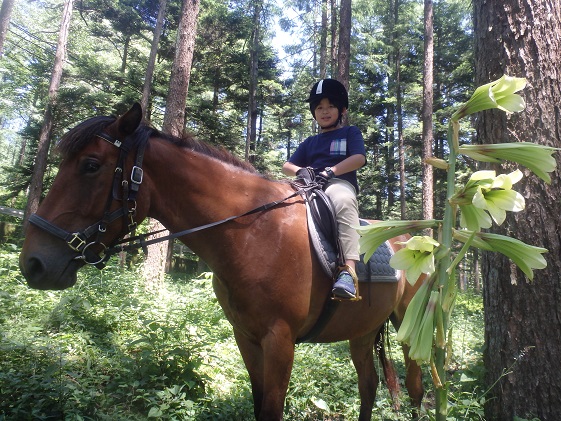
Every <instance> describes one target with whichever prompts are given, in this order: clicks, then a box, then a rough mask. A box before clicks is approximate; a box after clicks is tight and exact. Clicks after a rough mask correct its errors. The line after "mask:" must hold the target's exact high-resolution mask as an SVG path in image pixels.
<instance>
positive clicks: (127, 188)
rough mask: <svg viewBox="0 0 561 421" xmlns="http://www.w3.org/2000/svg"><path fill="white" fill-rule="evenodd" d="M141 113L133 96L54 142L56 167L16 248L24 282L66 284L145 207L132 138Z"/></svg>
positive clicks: (138, 144)
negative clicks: (126, 105)
mask: <svg viewBox="0 0 561 421" xmlns="http://www.w3.org/2000/svg"><path fill="white" fill-rule="evenodd" d="M141 120H142V109H141V107H140V105H138V104H135V105H134V106H133V107H132V108H131V109H130V110H129V111H128V112H127V113H125V114H124V115H123V116H121V117H120V118H114V117H94V118H91V119H89V120H86V121H84V122H83V123H81V124H79V125H78V126H76V127H75V128H73V129H71V130H70V131H69V132H68V133H67V134H66V135H65V136H64V137H63V138H62V140H61V141H60V143H59V144H58V146H57V147H58V149H59V151H60V153H61V155H62V161H61V164H60V167H59V170H58V173H57V175H56V177H55V180H54V182H53V185H52V187H51V189H50V191H49V193H48V194H47V196H46V197H45V199H44V200H43V202H42V203H41V205H40V206H39V209H38V211H37V213H36V214H35V215H32V216H31V217H30V218H29V224H28V227H27V230H26V237H25V242H24V244H23V249H22V252H21V255H20V269H21V271H22V273H23V275H24V276H25V278H26V279H27V282H28V284H29V286H31V287H32V288H38V289H64V288H68V287H71V286H72V285H74V284H75V282H76V273H77V271H78V269H79V268H80V267H82V266H83V265H84V264H87V263H88V264H94V265H97V266H101V265H102V264H103V260H104V259H103V256H104V251H105V248H106V247H107V246H109V245H111V244H112V243H114V242H115V241H117V240H118V239H119V238H120V237H122V236H124V235H125V234H126V233H128V232H129V231H130V230H131V229H132V228H134V223H135V222H136V221H138V220H140V219H141V218H142V217H144V216H145V215H146V211H147V210H146V208H147V204H146V201H147V199H145V200H144V202H143V203H141V201H140V200H141V199H140V198H138V199H137V193H138V190H139V188H140V186H141V184H140V182H141V181H142V175H143V174H142V168H141V165H142V154H143V148H144V146H145V144H146V141H147V137H145V138H144V139H141V140H140V141H139V139H138V137H139V136H138V135H137V132H138V131H137V129H138V128H139V126H140V122H141ZM129 151H130V153H128V152H129ZM139 151H140V153H139ZM139 196H140V195H139Z"/></svg>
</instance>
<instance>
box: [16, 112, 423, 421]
mask: <svg viewBox="0 0 561 421" xmlns="http://www.w3.org/2000/svg"><path fill="white" fill-rule="evenodd" d="M141 119H142V110H141V108H140V106H139V105H137V104H135V105H134V106H133V107H132V108H131V109H130V110H129V111H128V112H127V113H125V114H124V115H123V116H121V117H120V118H112V117H94V118H91V119H89V120H86V121H85V122H83V123H81V124H80V125H78V126H77V127H75V128H73V129H72V130H70V131H69V132H68V133H67V134H66V135H65V136H64V137H63V139H62V140H61V142H60V144H59V145H58V148H59V151H60V152H61V155H62V162H61V165H60V168H59V171H58V174H57V176H56V179H55V181H54V183H53V185H52V187H51V189H50V191H49V193H48V195H47V197H46V198H45V199H44V200H43V202H42V204H41V206H40V208H39V210H38V212H37V214H36V215H34V216H33V217H31V218H30V224H29V226H28V228H27V233H26V239H25V243H24V245H23V249H22V253H21V256H20V267H21V271H22V273H23V274H24V276H25V278H26V279H27V282H28V284H29V285H30V286H31V287H32V288H38V289H63V288H68V287H71V286H72V285H74V283H75V282H76V274H77V271H78V269H80V267H82V266H83V265H84V264H86V263H89V264H94V265H98V266H99V265H102V264H103V260H105V257H100V258H98V256H99V255H100V254H101V255H102V256H103V253H104V252H105V251H106V246H105V245H106V244H107V245H114V244H115V243H117V242H118V241H119V239H120V238H122V237H123V236H124V235H125V234H127V233H128V232H129V231H130V230H131V229H133V228H134V225H135V223H137V222H140V221H142V220H143V219H144V218H146V217H148V216H149V217H152V218H156V219H157V220H159V221H161V222H162V224H163V225H164V226H165V227H166V228H168V229H169V230H170V231H171V232H176V233H177V232H181V230H185V229H191V230H189V231H183V233H185V234H181V236H180V240H181V241H182V242H184V243H185V244H186V245H187V246H188V247H190V248H191V249H192V250H193V251H194V252H195V253H196V254H197V255H198V256H200V257H201V258H202V259H203V260H204V261H205V262H206V263H207V264H208V266H209V267H210V268H211V269H212V271H213V273H214V282H213V284H214V291H215V293H216V296H217V297H218V300H219V302H220V305H221V306H222V308H223V310H224V313H225V315H226V317H227V318H228V320H229V321H230V323H231V324H232V326H233V330H234V335H235V339H236V342H237V344H238V347H239V350H240V352H241V355H242V357H243V360H244V362H245V365H246V367H247V370H248V372H249V376H250V379H251V387H252V392H253V401H254V412H255V416H256V418H257V419H258V420H280V419H281V418H282V414H283V408H284V400H285V396H286V391H287V387H288V383H289V378H290V373H291V369H292V364H293V358H294V345H295V343H296V342H297V341H298V339H299V338H302V337H303V336H304V335H306V334H307V333H308V332H309V331H310V330H311V329H312V328H313V327H314V325H315V324H316V321H317V320H318V318H319V317H320V314H321V313H322V309H323V308H324V305H325V304H326V302H327V301H328V300H329V298H328V297H329V295H330V290H331V284H332V280H331V279H330V278H329V277H328V276H326V275H325V273H324V272H323V270H322V268H321V267H320V264H319V263H318V260H317V258H316V256H315V253H314V251H313V250H312V249H311V246H310V240H309V236H308V233H307V232H306V227H307V221H306V209H305V205H304V202H303V199H302V197H301V196H300V195H299V194H294V189H293V188H292V187H291V185H290V183H288V182H283V181H280V182H279V181H274V180H270V179H267V178H266V177H264V176H262V175H260V174H259V173H257V172H256V171H255V170H254V169H253V167H251V166H249V165H248V164H246V163H244V162H243V161H240V160H238V159H237V158H235V157H234V156H233V155H231V154H229V153H227V152H225V151H223V150H221V149H217V148H214V147H211V146H209V145H207V144H205V143H202V142H197V141H195V140H193V139H191V138H184V139H179V138H176V137H171V136H168V135H165V134H162V133H161V132H159V131H157V130H155V129H153V128H150V127H147V126H144V125H142V124H141ZM129 151H130V152H131V153H130V154H129V153H128V152H129ZM129 180H130V181H129ZM264 204H268V206H265V207H261V206H262V205H264ZM249 210H254V211H253V212H248V211H249ZM238 215H241V216H239V217H235V218H232V217H233V216H238ZM216 221H218V222H216ZM214 222H216V223H214ZM203 228H204V229H203ZM392 244H393V242H392ZM392 247H394V248H396V249H397V247H398V246H396V245H393V246H392ZM110 250H111V249H110ZM113 250H114V249H113ZM418 283H419V282H418ZM415 290H416V288H415V287H411V286H410V285H409V283H408V282H407V281H406V280H405V277H404V276H403V277H402V278H401V279H400V280H399V282H396V283H376V284H371V285H369V286H364V285H363V288H362V297H363V299H362V300H361V301H358V302H341V303H340V304H339V305H338V307H337V310H336V312H335V314H334V316H333V317H332V318H331V319H330V321H329V322H328V323H327V324H326V326H325V327H324V328H323V330H322V331H321V332H319V333H318V334H317V336H316V337H315V338H314V339H313V342H334V341H342V340H349V342H350V351H351V358H352V361H353V363H354V365H355V367H356V371H357V373H358V383H359V384H358V388H359V392H360V397H361V406H360V420H369V419H370V418H371V414H372V407H373V404H374V399H375V395H376V388H377V385H378V375H377V372H376V369H375V366H374V359H373V347H374V345H375V342H377V341H379V340H380V339H379V338H380V336H381V335H380V333H381V332H383V326H384V325H385V322H386V321H387V320H388V319H389V318H392V321H393V322H394V325H395V324H397V325H399V322H400V320H402V318H403V315H404V313H405V309H406V308H407V304H408V303H409V300H410V299H411V297H412V296H413V294H414V292H415ZM382 343H383V341H382ZM405 355H406V367H407V378H406V382H405V384H406V386H407V389H408V391H409V395H410V397H411V399H412V402H413V403H414V404H415V405H417V406H418V405H420V403H421V399H422V395H423V389H422V384H421V372H420V369H419V366H418V365H417V364H416V363H415V362H412V361H411V360H409V359H408V357H407V353H405ZM389 386H390V384H389ZM393 392H394V393H395V390H394V391H393Z"/></svg>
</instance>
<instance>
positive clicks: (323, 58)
mask: <svg viewBox="0 0 561 421" xmlns="http://www.w3.org/2000/svg"><path fill="white" fill-rule="evenodd" d="M328 29H329V28H328V26H327V0H322V1H321V30H320V42H319V78H320V79H325V78H326V75H327V31H328Z"/></svg>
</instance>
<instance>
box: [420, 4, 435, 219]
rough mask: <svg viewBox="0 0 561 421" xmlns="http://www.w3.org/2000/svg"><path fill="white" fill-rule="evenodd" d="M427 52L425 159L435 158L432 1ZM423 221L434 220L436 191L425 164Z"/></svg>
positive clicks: (428, 9) (427, 13)
mask: <svg viewBox="0 0 561 421" xmlns="http://www.w3.org/2000/svg"><path fill="white" fill-rule="evenodd" d="M424 16H425V51H424V65H423V111H422V121H423V159H424V158H428V157H431V156H433V152H432V144H433V142H434V139H433V130H432V124H433V123H432V113H433V106H432V103H433V88H432V84H433V60H434V37H433V7H432V0H425V7H424ZM422 184H423V219H433V218H434V190H433V171H432V166H431V165H427V164H423V183H422Z"/></svg>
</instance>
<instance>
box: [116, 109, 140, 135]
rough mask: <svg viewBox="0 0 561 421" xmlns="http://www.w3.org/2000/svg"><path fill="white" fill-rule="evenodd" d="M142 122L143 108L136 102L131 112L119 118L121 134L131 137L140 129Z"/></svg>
mask: <svg viewBox="0 0 561 421" xmlns="http://www.w3.org/2000/svg"><path fill="white" fill-rule="evenodd" d="M141 121H142V107H141V106H140V104H139V103H138V102H135V103H134V104H133V106H132V107H131V109H130V110H128V111H127V112H126V113H125V114H123V115H122V116H121V117H119V121H118V127H119V132H120V133H123V134H124V135H125V136H128V135H131V134H133V133H134V131H135V130H136V129H137V128H138V126H139V125H140V122H141Z"/></svg>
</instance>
